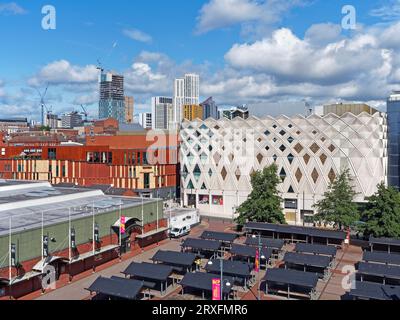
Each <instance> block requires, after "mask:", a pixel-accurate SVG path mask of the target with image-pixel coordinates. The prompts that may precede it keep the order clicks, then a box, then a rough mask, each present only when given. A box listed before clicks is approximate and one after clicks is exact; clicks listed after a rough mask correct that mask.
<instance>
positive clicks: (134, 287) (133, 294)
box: [86, 277, 143, 300]
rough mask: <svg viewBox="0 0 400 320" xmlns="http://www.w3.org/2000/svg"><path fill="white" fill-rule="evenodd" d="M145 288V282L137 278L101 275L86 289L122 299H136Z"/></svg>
mask: <svg viewBox="0 0 400 320" xmlns="http://www.w3.org/2000/svg"><path fill="white" fill-rule="evenodd" d="M142 289H143V282H142V281H137V280H129V279H122V278H119V279H117V278H113V279H108V278H103V277H99V278H97V279H96V281H95V282H93V284H92V285H91V286H90V287H89V288H88V289H86V290H88V291H90V292H96V293H97V294H104V295H106V296H110V297H116V298H121V299H128V300H136V299H137V296H138V295H139V293H140V292H141V291H142Z"/></svg>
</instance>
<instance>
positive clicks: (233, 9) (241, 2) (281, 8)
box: [196, 0, 304, 35]
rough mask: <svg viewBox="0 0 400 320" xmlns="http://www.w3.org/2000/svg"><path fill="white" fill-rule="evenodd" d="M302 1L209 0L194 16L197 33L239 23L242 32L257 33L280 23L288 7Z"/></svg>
mask: <svg viewBox="0 0 400 320" xmlns="http://www.w3.org/2000/svg"><path fill="white" fill-rule="evenodd" d="M302 4H304V1H303V0H287V1H279V0H210V1H209V2H208V3H206V4H205V5H203V7H202V8H201V9H200V12H199V15H198V17H197V26H196V33H198V34H202V33H207V32H209V31H212V30H215V29H219V28H225V27H230V26H233V25H236V24H242V27H243V34H244V35H249V34H252V33H260V32H264V31H265V30H266V27H267V26H269V25H271V24H274V23H276V22H279V21H280V20H281V19H282V17H283V16H284V15H285V13H287V12H288V11H289V10H290V8H292V7H294V6H298V5H302Z"/></svg>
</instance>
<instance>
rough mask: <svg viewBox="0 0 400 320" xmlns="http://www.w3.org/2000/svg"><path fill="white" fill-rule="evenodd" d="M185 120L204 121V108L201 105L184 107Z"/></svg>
mask: <svg viewBox="0 0 400 320" xmlns="http://www.w3.org/2000/svg"><path fill="white" fill-rule="evenodd" d="M183 118H184V119H185V120H189V121H193V120H195V119H200V120H202V119H203V107H202V106H199V105H196V104H194V105H184V106H183Z"/></svg>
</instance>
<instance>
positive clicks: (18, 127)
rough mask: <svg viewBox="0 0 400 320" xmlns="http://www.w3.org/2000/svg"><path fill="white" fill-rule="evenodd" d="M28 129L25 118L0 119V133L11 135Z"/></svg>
mask: <svg viewBox="0 0 400 320" xmlns="http://www.w3.org/2000/svg"><path fill="white" fill-rule="evenodd" d="M28 129H29V125H28V119H26V118H10V119H0V132H5V133H8V134H11V133H16V132H22V131H27V130H28Z"/></svg>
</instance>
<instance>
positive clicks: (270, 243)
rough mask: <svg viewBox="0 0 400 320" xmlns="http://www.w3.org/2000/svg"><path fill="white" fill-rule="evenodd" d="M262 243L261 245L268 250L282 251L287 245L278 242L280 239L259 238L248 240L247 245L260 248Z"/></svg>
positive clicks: (249, 238) (281, 241)
mask: <svg viewBox="0 0 400 320" xmlns="http://www.w3.org/2000/svg"><path fill="white" fill-rule="evenodd" d="M260 242H261V245H262V246H263V247H266V248H270V249H275V250H282V249H283V246H284V245H285V241H283V240H278V239H269V238H261V239H259V238H258V237H256V238H253V237H248V238H247V239H246V242H245V244H246V245H248V246H254V247H258V246H259V244H260Z"/></svg>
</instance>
